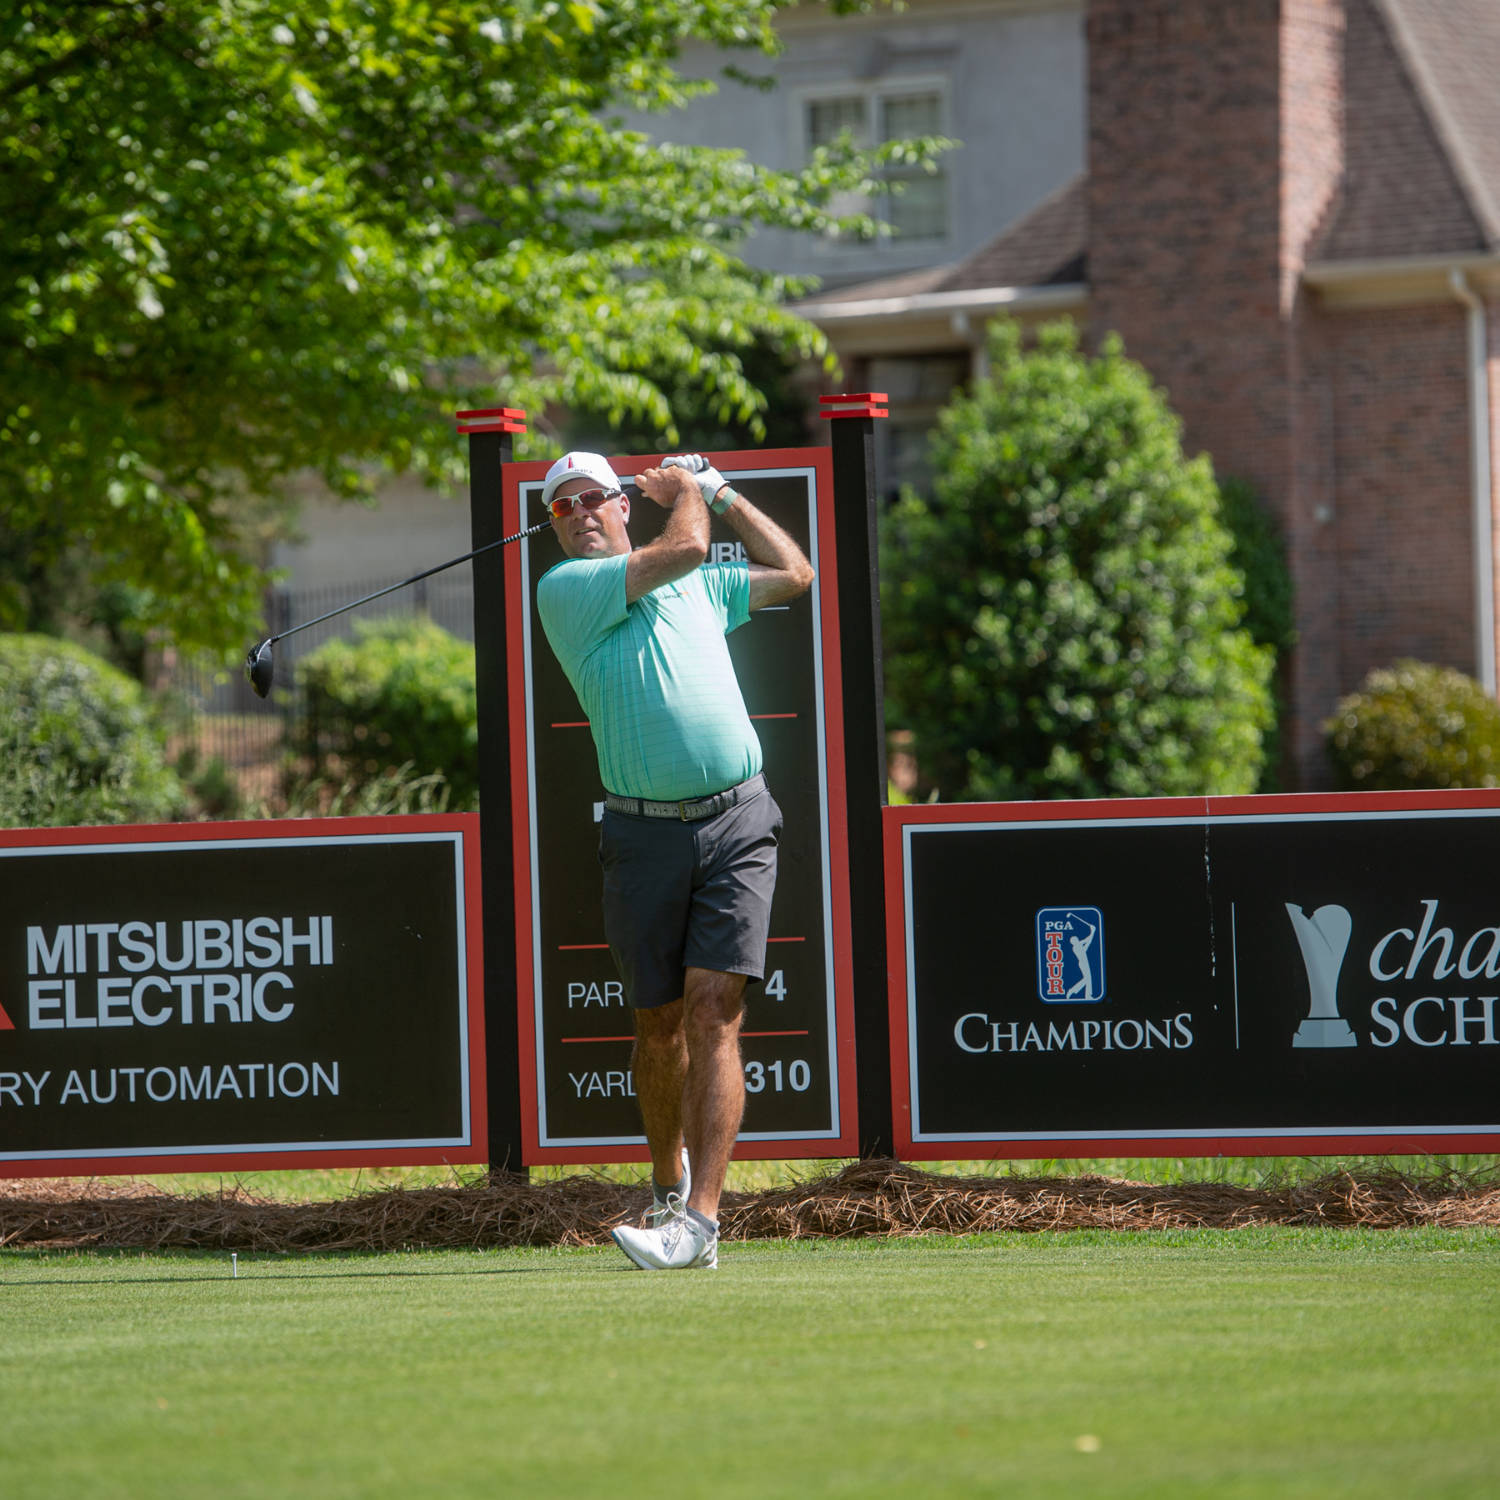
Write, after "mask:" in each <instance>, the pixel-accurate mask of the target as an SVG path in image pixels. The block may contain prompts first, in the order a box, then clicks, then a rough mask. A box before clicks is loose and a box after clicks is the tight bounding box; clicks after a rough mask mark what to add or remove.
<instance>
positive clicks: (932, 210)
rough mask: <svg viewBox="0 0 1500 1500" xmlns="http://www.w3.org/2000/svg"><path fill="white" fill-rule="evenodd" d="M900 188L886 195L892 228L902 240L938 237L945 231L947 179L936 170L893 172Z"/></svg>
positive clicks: (887, 213)
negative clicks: (934, 172) (931, 175)
mask: <svg viewBox="0 0 1500 1500" xmlns="http://www.w3.org/2000/svg"><path fill="white" fill-rule="evenodd" d="M892 181H894V182H898V183H900V184H901V187H902V191H901V192H900V193H899V194H893V195H892V196H891V197H890V198H888V199H886V216H887V217H888V218H889V219H890V222H891V228H892V229H893V230H895V232H896V235H897V237H898V238H900V239H904V240H930V239H940V238H942V236H943V235H945V234H947V233H948V179H947V178H946V177H945V176H944V175H943V174H942V173H941V172H939V173H938V174H937V175H936V176H933V177H929V176H928V175H927V174H926V173H925V172H916V173H911V174H907V173H904V172H903V173H893V174H892Z"/></svg>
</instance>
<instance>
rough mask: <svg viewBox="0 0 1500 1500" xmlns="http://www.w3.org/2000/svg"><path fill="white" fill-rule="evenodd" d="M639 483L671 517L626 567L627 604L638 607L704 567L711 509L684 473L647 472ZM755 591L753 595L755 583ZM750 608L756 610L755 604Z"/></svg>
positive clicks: (637, 478) (688, 475)
mask: <svg viewBox="0 0 1500 1500" xmlns="http://www.w3.org/2000/svg"><path fill="white" fill-rule="evenodd" d="M636 483H637V484H638V485H639V486H640V490H641V493H642V494H643V495H645V496H646V497H647V498H648V499H650V500H654V501H655V502H656V504H658V505H659V506H661V507H662V509H663V510H665V511H667V512H668V515H667V524H666V526H665V527H664V528H663V529H662V533H661V535H660V536H659V537H657V538H656V539H655V540H654V541H650V542H647V543H646V544H645V545H644V546H641V547H636V548H634V549H633V550H632V551H631V554H630V560H629V561H628V562H627V563H626V564H625V602H626V603H627V604H634V603H635V601H636V600H637V599H639V598H641V597H642V596H643V595H645V594H649V593H650V592H651V590H652V589H656V588H660V587H661V586H662V584H664V583H675V582H676V581H677V580H678V579H679V578H685V577H686V576H687V575H688V574H689V573H691V572H692V571H693V569H694V568H699V567H702V566H703V559H704V558H706V557H707V556H708V531H709V518H708V506H706V505H705V504H704V503H703V496H702V495H701V494H699V492H698V486H697V485H696V484H695V483H694V481H693V477H692V475H691V474H689V473H687V472H686V470H684V469H647V470H646V471H645V472H644V473H642V474H640V475H638V476H637V477H636ZM747 550H748V549H747ZM751 589H752V593H753V590H754V583H753V581H752V583H751ZM750 607H751V608H752V609H753V608H754V607H755V606H754V604H753V603H752V605H751V606H750Z"/></svg>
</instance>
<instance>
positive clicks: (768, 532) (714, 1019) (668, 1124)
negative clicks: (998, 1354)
mask: <svg viewBox="0 0 1500 1500" xmlns="http://www.w3.org/2000/svg"><path fill="white" fill-rule="evenodd" d="M636 483H637V484H638V486H639V488H640V491H641V493H642V494H643V495H645V496H646V497H647V498H648V499H649V500H651V501H652V502H654V503H655V504H656V505H659V506H661V507H662V509H663V510H665V511H666V512H667V520H666V525H665V527H664V528H663V530H662V533H661V535H660V536H659V537H657V538H656V539H655V540H654V541H651V542H646V543H644V544H643V545H642V546H639V547H634V546H632V545H631V541H630V536H629V534H628V532H627V530H626V526H627V524H628V522H629V520H630V500H629V498H628V497H627V496H626V495H625V493H624V490H623V488H622V487H621V484H620V481H619V479H618V478H617V477H616V476H615V473H614V471H613V470H612V469H611V468H610V466H609V464H608V463H607V462H606V461H605V460H604V459H603V458H601V457H600V456H599V455H598V454H597V453H568V454H565V455H564V456H563V457H562V458H560V459H558V461H557V462H556V463H555V464H553V465H552V467H551V468H550V469H549V470H548V471H547V477H546V481H545V483H544V485H543V489H542V498H543V502H544V504H545V505H546V506H547V508H548V511H549V514H550V515H551V517H552V529H553V531H554V532H555V534H556V536H557V540H558V543H559V545H560V546H561V547H562V550H563V551H564V552H565V553H566V554H567V556H566V559H565V560H564V561H563V562H560V563H558V564H557V566H556V567H554V568H552V569H551V570H550V571H549V572H548V573H546V574H545V575H544V576H543V578H542V580H541V582H540V583H539V584H538V585H537V606H538V609H539V611H540V614H541V619H542V626H543V628H544V630H545V631H546V633H547V639H548V641H549V642H550V643H551V645H552V649H553V651H554V652H555V653H556V655H557V659H558V661H559V663H561V665H562V669H563V671H564V672H565V673H566V674H567V677H568V680H569V681H570V682H571V683H572V684H573V689H574V691H575V692H576V693H577V694H578V700H579V702H580V703H581V704H582V705H583V710H584V713H585V714H586V716H587V717H588V721H589V725H590V727H591V729H592V731H593V735H594V745H595V748H596V749H597V751H598V755H599V775H600V779H601V780H602V781H603V783H604V786H605V789H606V796H605V799H604V820H603V827H602V829H601V832H600V838H599V860H600V863H601V864H602V865H603V867H604V932H605V936H606V937H607V938H608V939H609V946H610V951H611V952H612V953H613V955H614V960H615V964H616V966H617V968H618V969H619V972H620V978H621V980H622V982H623V984H624V987H625V995H626V998H627V1000H628V1001H629V1003H630V1005H631V1007H632V1008H633V1013H634V1018H635V1051H634V1058H633V1067H634V1074H635V1091H636V1096H637V1098H638V1099H639V1101H640V1107H641V1118H642V1121H643V1123H644V1125H645V1131H646V1140H647V1142H648V1144H649V1146H650V1149H651V1176H652V1205H651V1209H650V1211H649V1212H648V1213H647V1215H646V1217H645V1222H644V1224H643V1225H642V1227H640V1228H621V1229H616V1230H615V1231H614V1239H615V1243H616V1244H618V1245H619V1247H620V1248H621V1249H622V1250H623V1251H624V1252H625V1254H626V1255H628V1256H629V1257H630V1259H631V1260H632V1261H633V1262H634V1263H635V1264H636V1265H637V1266H640V1267H641V1268H642V1269H644V1270H685V1269H688V1268H702V1269H713V1268H714V1267H715V1266H717V1265H718V1246H719V1225H718V1212H719V1194H720V1192H721V1191H722V1190H723V1186H724V1174H725V1172H726V1171H727V1169H728V1166H729V1158H730V1155H731V1153H732V1152H733V1150H734V1142H735V1137H736V1136H737V1135H738V1133H739V1127H740V1118H741V1116H742V1115H743V1113H744V1108H745V1075H744V1067H743V1063H742V1061H741V1058H740V1017H741V1014H742V1011H743V1006H744V995H745V985H746V982H747V981H749V980H760V979H762V978H763V977H764V973H765V954H766V935H767V929H768V926H769V923H770V916H771V895H772V892H773V890H774V889H775V885H776V846H777V839H778V837H779V835H780V832H781V810H780V809H779V808H778V807H777V806H776V802H775V799H774V798H773V797H772V796H771V793H770V790H769V788H768V787H767V786H766V779H765V776H764V775H763V774H762V772H761V749H760V741H759V740H758V739H757V738H756V735H755V730H754V728H753V727H752V726H751V723H750V718H749V715H748V714H747V713H746V712H745V703H744V699H743V698H742V697H741V695H740V688H739V683H738V682H737V681H736V680H735V675H734V667H733V664H732V663H731V661H730V658H729V649H728V646H727V643H726V642H725V636H726V635H727V634H728V632H729V631H731V630H735V629H737V628H738V627H739V626H741V625H743V624H745V622H746V621H747V620H748V619H749V617H750V615H751V613H752V612H753V611H754V610H757V609H762V608H764V607H765V606H767V605H771V604H783V603H785V602H786V601H787V600H789V599H795V598H796V597H797V595H799V594H802V593H804V592H806V590H807V588H808V586H809V585H810V584H811V583H812V580H813V570H812V565H811V564H810V563H809V562H808V560H807V558H806V556H805V555H804V554H803V552H802V549H801V548H800V547H798V546H797V544H796V543H795V542H794V541H793V540H792V539H791V537H789V536H788V535H787V534H786V532H784V531H783V530H782V529H781V528H780V527H779V526H777V525H776V523H775V522H774V521H772V520H771V519H770V518H769V517H767V516H765V515H763V514H762V513H761V512H760V511H758V510H757V509H756V508H755V507H754V506H753V505H752V504H750V502H749V501H748V500H746V499H745V498H744V497H743V496H742V495H739V494H736V492H735V491H734V490H733V489H731V488H730V486H729V485H728V484H726V483H725V481H724V477H723V476H722V475H721V474H720V473H719V472H718V471H717V470H716V469H714V468H712V467H711V466H710V465H709V464H708V463H707V462H706V461H705V460H704V459H703V458H701V457H699V456H698V455H697V454H688V455H685V456H682V457H677V458H668V459H664V460H663V462H662V465H661V467H660V468H654V469H647V470H646V471H645V472H644V473H643V474H641V475H640V476H639V477H638V479H637V481H636ZM710 510H712V511H713V512H714V514H717V515H721V516H723V517H724V519H725V520H726V521H727V522H728V524H729V526H730V527H731V528H732V529H733V531H734V532H735V534H736V535H737V536H738V537H739V538H740V540H741V542H742V543H743V544H744V549H745V553H746V555H747V557H748V558H749V563H748V564H746V563H711V564H710V563H705V558H706V557H707V556H708V538H709V524H710V514H709V512H710Z"/></svg>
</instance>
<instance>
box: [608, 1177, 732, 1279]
mask: <svg viewBox="0 0 1500 1500" xmlns="http://www.w3.org/2000/svg"><path fill="white" fill-rule="evenodd" d="M665 1214H666V1218H665V1221H664V1222H663V1223H660V1224H658V1225H657V1226H656V1227H655V1228H652V1229H633V1228H630V1227H629V1226H625V1225H622V1226H621V1227H620V1228H619V1229H612V1230H610V1238H611V1239H613V1240H614V1242H615V1244H617V1245H618V1246H619V1247H620V1249H622V1250H623V1251H624V1252H625V1254H626V1255H628V1256H629V1257H630V1259H631V1260H632V1261H633V1262H634V1263H635V1264H636V1265H637V1266H639V1267H640V1269H641V1270H643V1271H716V1270H718V1268H719V1236H718V1232H717V1231H716V1230H713V1229H709V1228H707V1227H705V1225H704V1224H703V1223H702V1222H700V1220H699V1219H696V1218H694V1217H693V1216H692V1215H691V1214H690V1213H688V1210H687V1204H685V1203H684V1202H683V1201H682V1199H681V1198H680V1197H679V1196H678V1195H677V1194H676V1193H673V1194H672V1196H671V1197H670V1198H668V1199H667V1202H666V1207H665Z"/></svg>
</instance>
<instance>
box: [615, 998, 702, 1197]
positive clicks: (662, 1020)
mask: <svg viewBox="0 0 1500 1500" xmlns="http://www.w3.org/2000/svg"><path fill="white" fill-rule="evenodd" d="M682 1010H683V1003H682V1001H681V1000H674V1001H672V1003H671V1004H670V1005H661V1006H657V1007H656V1008H655V1009H654V1010H638V1011H636V1012H634V1015H635V1048H634V1051H633V1052H632V1054H631V1069H632V1072H633V1074H634V1077H635V1097H636V1103H638V1104H639V1105H640V1107H641V1123H642V1124H643V1125H644V1126H645V1129H646V1144H647V1145H648V1146H649V1147H650V1148H651V1175H652V1177H653V1178H654V1179H655V1180H656V1183H657V1186H658V1187H659V1188H660V1189H661V1194H660V1196H665V1194H666V1191H667V1189H668V1188H674V1187H676V1186H677V1184H678V1182H679V1181H680V1179H681V1177H682V1095H683V1088H684V1085H685V1084H686V1081H687V1072H688V1049H687V1038H686V1036H685V1035H684V1034H683V1030H682ZM697 1172H698V1163H697V1159H696V1158H694V1159H693V1175H694V1176H695V1177H696V1176H697Z"/></svg>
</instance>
